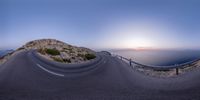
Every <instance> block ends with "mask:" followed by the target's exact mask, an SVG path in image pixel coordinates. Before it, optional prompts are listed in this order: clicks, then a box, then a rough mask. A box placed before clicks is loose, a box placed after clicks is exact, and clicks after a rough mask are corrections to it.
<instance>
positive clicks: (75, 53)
mask: <svg viewBox="0 0 200 100" xmlns="http://www.w3.org/2000/svg"><path fill="white" fill-rule="evenodd" d="M31 49H35V50H37V51H38V53H39V54H40V55H41V56H43V57H45V58H47V59H49V60H53V61H57V62H62V63H81V62H85V61H88V60H90V59H94V58H95V57H96V56H95V52H94V51H93V50H90V49H88V48H84V47H76V46H72V45H69V44H67V43H64V42H61V41H58V40H55V39H40V40H34V41H30V42H28V43H26V44H25V45H23V46H22V47H20V48H18V49H17V50H16V51H24V50H31ZM16 51H15V52H16ZM6 58H9V57H6ZM4 62H5V61H4Z"/></svg>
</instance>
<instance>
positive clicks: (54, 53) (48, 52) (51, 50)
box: [45, 49, 60, 56]
mask: <svg viewBox="0 0 200 100" xmlns="http://www.w3.org/2000/svg"><path fill="white" fill-rule="evenodd" d="M45 52H46V53H47V54H50V55H53V56H55V55H60V52H59V51H58V50H57V49H45Z"/></svg>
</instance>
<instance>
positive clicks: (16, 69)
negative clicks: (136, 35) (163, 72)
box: [0, 51, 200, 100]
mask: <svg viewBox="0 0 200 100" xmlns="http://www.w3.org/2000/svg"><path fill="white" fill-rule="evenodd" d="M99 55H100V56H101V58H102V59H101V60H100V61H99V62H98V63H95V64H93V65H91V66H88V67H90V69H89V70H82V71H80V72H79V71H76V70H79V69H75V70H74V72H73V71H68V70H65V69H60V70H52V68H51V67H55V66H50V65H48V64H43V63H42V62H39V61H38V60H37V59H36V58H35V57H34V55H33V54H32V51H25V52H21V53H19V54H17V55H16V56H14V57H12V58H11V59H10V60H9V61H8V62H6V63H5V64H3V65H1V66H0V100H200V70H199V69H197V70H194V71H192V72H190V73H186V74H183V75H179V76H177V77H172V78H155V77H151V76H147V75H144V74H142V73H140V72H137V71H135V70H133V69H132V68H131V67H130V66H129V65H128V64H126V63H125V62H123V61H121V60H120V59H118V58H116V57H112V56H109V55H105V54H99ZM62 70H64V71H62Z"/></svg>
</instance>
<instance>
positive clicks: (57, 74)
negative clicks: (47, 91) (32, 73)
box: [37, 64, 65, 77]
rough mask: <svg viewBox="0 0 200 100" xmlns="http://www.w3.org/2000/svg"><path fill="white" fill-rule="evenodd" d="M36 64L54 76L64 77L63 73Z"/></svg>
mask: <svg viewBox="0 0 200 100" xmlns="http://www.w3.org/2000/svg"><path fill="white" fill-rule="evenodd" d="M37 66H38V67H40V68H41V69H42V70H44V71H46V72H48V73H50V74H53V75H56V76H61V77H64V76H65V75H63V74H59V73H55V72H52V71H50V70H48V69H46V68H44V67H42V66H41V65H40V64H37Z"/></svg>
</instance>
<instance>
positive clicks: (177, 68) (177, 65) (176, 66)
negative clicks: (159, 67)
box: [175, 64, 179, 75]
mask: <svg viewBox="0 0 200 100" xmlns="http://www.w3.org/2000/svg"><path fill="white" fill-rule="evenodd" d="M175 66H176V67H177V66H178V65H177V64H176V65H175ZM178 74H179V73H178V68H176V75H178Z"/></svg>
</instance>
